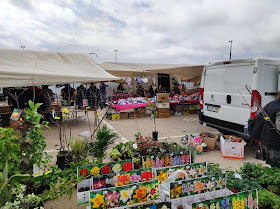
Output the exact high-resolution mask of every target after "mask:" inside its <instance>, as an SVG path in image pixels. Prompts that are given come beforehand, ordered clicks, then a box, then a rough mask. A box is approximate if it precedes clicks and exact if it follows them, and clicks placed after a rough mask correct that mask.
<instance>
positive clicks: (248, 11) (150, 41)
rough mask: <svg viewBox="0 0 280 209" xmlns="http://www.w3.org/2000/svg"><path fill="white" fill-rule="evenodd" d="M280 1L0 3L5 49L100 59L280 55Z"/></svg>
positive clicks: (179, 60)
mask: <svg viewBox="0 0 280 209" xmlns="http://www.w3.org/2000/svg"><path fill="white" fill-rule="evenodd" d="M279 9H280V1H279V0H278V1H277V0H246V1H244V0H143V1H142V0H76V1H75V0H41V1H38V0H0V48H13V49H19V48H20V46H22V45H24V46H25V47H26V49H30V50H49V51H62V52H85V53H89V52H95V53H97V55H98V58H94V59H95V60H96V61H97V62H99V63H102V62H106V61H107V62H108V61H114V49H118V54H117V57H118V61H119V62H146V63H172V64H173V63H174V64H205V63H207V62H208V61H213V60H225V59H228V57H229V46H230V45H229V40H233V49H232V58H233V59H234V58H250V57H257V56H259V57H276V58H280V13H279Z"/></svg>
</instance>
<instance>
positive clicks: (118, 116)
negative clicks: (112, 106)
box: [112, 113, 120, 120]
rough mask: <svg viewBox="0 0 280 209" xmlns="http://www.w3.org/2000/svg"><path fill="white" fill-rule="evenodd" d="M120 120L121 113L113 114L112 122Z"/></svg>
mask: <svg viewBox="0 0 280 209" xmlns="http://www.w3.org/2000/svg"><path fill="white" fill-rule="evenodd" d="M119 119H120V113H113V114H112V120H119Z"/></svg>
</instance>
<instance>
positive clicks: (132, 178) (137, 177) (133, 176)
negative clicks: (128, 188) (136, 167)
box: [130, 173, 141, 183]
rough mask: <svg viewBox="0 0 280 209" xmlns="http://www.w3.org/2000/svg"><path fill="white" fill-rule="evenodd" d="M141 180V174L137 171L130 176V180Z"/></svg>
mask: <svg viewBox="0 0 280 209" xmlns="http://www.w3.org/2000/svg"><path fill="white" fill-rule="evenodd" d="M140 180H141V176H140V175H137V174H136V173H134V174H133V175H132V176H130V181H132V182H134V183H138V182H139V181H140Z"/></svg>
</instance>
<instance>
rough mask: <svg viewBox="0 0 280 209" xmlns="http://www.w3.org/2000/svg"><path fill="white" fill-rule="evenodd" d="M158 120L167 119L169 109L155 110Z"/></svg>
mask: <svg viewBox="0 0 280 209" xmlns="http://www.w3.org/2000/svg"><path fill="white" fill-rule="evenodd" d="M157 112H158V118H169V112H170V109H169V108H157Z"/></svg>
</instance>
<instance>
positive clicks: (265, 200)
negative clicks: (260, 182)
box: [258, 189, 280, 209]
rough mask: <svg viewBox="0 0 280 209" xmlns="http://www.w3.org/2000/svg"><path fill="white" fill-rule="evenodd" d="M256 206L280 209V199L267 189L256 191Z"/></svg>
mask: <svg viewBox="0 0 280 209" xmlns="http://www.w3.org/2000/svg"><path fill="white" fill-rule="evenodd" d="M258 204H259V205H260V206H268V207H272V208H273V209H279V208H280V198H279V196H278V195H276V194H273V193H272V192H269V191H268V190H267V189H259V190H258Z"/></svg>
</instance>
